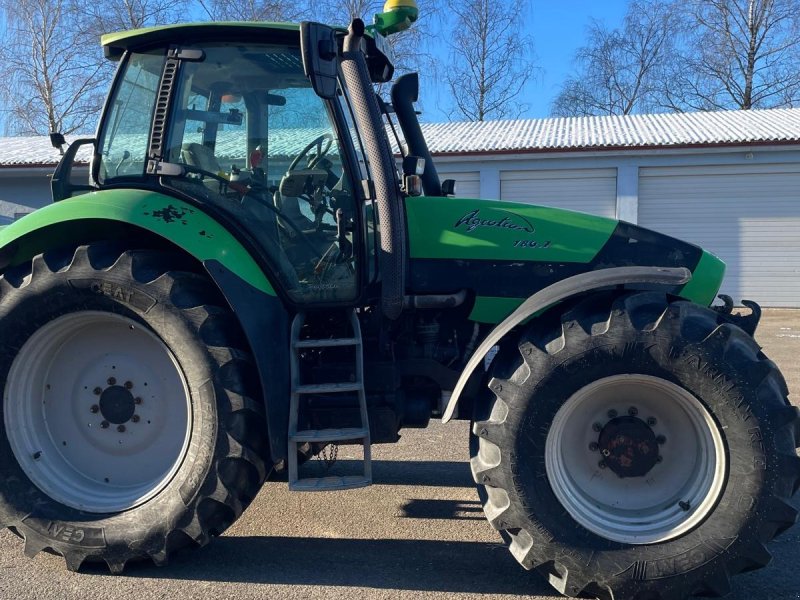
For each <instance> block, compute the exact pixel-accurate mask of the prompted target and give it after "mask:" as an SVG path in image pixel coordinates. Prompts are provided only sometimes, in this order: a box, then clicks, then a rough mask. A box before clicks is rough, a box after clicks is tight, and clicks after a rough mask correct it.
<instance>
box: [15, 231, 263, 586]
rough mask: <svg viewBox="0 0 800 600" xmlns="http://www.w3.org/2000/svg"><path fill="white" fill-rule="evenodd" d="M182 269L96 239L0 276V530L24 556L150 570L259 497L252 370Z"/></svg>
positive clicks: (217, 304)
mask: <svg viewBox="0 0 800 600" xmlns="http://www.w3.org/2000/svg"><path fill="white" fill-rule="evenodd" d="M187 266H189V265H186V264H185V262H184V260H183V259H182V258H181V257H179V256H177V255H173V254H169V253H164V252H157V251H152V250H141V251H130V250H115V249H114V247H113V246H112V245H110V244H95V245H92V246H83V247H80V248H78V249H77V250H76V251H75V252H74V253H73V252H52V253H47V254H44V255H39V256H37V257H36V258H34V260H33V261H32V263H31V264H29V265H25V266H21V267H18V268H15V269H12V270H10V271H8V272H7V273H5V274H4V275H3V277H2V278H0V380H2V381H4V395H3V411H2V419H3V426H2V428H0V477H2V479H3V481H4V482H6V483H4V485H3V486H2V488H0V523H2V524H3V525H5V526H8V527H10V528H11V529H12V530H13V531H14V532H16V533H17V534H19V535H20V536H22V537H23V538H25V552H26V554H28V555H31V556H32V555H35V554H36V553H38V552H39V551H41V550H44V549H48V550H51V551H54V552H56V553H58V554H61V555H63V556H64V558H65V559H66V563H67V566H68V567H69V568H71V569H77V568H79V567H80V565H81V564H82V563H83V562H84V561H91V562H97V561H104V562H106V563H107V564H108V566H109V568H110V569H111V570H112V572H121V571H122V569H123V568H124V566H125V564H126V562H128V561H129V560H135V559H141V558H147V557H150V558H152V559H153V560H154V561H155V562H156V563H157V564H164V563H165V562H166V560H167V557H168V555H169V553H170V552H171V551H173V550H175V549H178V548H180V547H183V546H188V545H203V544H205V543H207V542H208V540H209V538H210V537H212V536H214V535H219V534H220V533H221V532H222V531H223V530H225V529H226V528H227V527H228V526H229V525H230V524H231V523H233V521H234V520H235V519H236V518H237V517H238V516H239V515H240V514H241V512H242V510H243V509H244V508H245V507H246V505H247V504H248V503H249V502H250V500H252V498H253V497H254V496H255V494H256V493H257V491H258V489H259V487H260V485H261V483H262V482H263V480H264V478H265V475H266V467H265V465H266V464H267V462H266V461H265V458H266V434H265V424H264V417H263V411H262V409H261V407H260V406H259V405H258V403H257V402H256V400H255V398H257V397H258V387H257V383H256V380H255V377H254V375H255V373H254V367H253V365H252V363H251V361H250V357H249V355H248V353H247V351H246V346H245V345H244V342H243V339H244V338H243V335H242V334H241V331H240V330H239V327H238V324H237V322H236V319H235V317H234V316H233V315H232V314H231V312H230V311H229V309H227V307H225V305H224V303H223V301H222V300H221V298H220V297H219V295H218V293H217V291H216V289H215V287H214V286H213V284H212V282H210V281H209V280H208V279H207V278H206V277H204V276H201V275H198V274H196V273H193V272H190V271H188V270H184V269H185V268H186V267H187Z"/></svg>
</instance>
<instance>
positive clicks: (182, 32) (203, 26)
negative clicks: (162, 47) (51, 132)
mask: <svg viewBox="0 0 800 600" xmlns="http://www.w3.org/2000/svg"><path fill="white" fill-rule="evenodd" d="M265 29H267V30H269V29H271V30H273V31H284V32H291V31H299V30H300V25H299V24H297V23H268V22H234V21H231V22H219V21H218V22H205V23H179V24H177V25H161V26H158V27H145V28H143V29H132V30H130V31H119V32H116V33H107V34H106V35H104V36H102V37H101V38H100V44H101V45H102V46H103V47H104V48H105V49H106V55H107V56H109V57H117V56H119V55H121V54H122V52H123V51H125V50H128V49H130V48H135V47H137V46H144V45H149V44H157V43H159V42H168V43H178V42H181V41H185V40H186V39H187V38H189V39H191V38H193V37H195V36H198V35H199V36H207V35H209V34H211V35H215V36H216V35H220V36H224V34H225V33H228V32H230V33H232V34H234V35H236V36H240V35H242V34H245V35H246V34H248V33H256V34H257V33H263V32H264V30H265Z"/></svg>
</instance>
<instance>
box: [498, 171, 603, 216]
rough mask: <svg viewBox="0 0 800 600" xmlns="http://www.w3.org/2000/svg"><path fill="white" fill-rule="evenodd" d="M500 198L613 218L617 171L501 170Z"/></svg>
mask: <svg viewBox="0 0 800 600" xmlns="http://www.w3.org/2000/svg"><path fill="white" fill-rule="evenodd" d="M500 197H501V198H502V199H503V200H514V201H517V202H527V203H528V204H539V205H541V206H555V207H558V208H568V209H569V210H577V211H581V212H587V213H592V214H595V215H602V216H604V217H612V218H613V217H614V215H615V214H616V206H617V170H616V169H564V170H547V171H529V170H519V171H501V173H500Z"/></svg>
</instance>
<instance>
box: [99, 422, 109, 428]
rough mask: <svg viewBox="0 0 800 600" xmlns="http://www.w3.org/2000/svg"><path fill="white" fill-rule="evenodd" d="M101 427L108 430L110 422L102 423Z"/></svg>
mask: <svg viewBox="0 0 800 600" xmlns="http://www.w3.org/2000/svg"><path fill="white" fill-rule="evenodd" d="M100 427H102V428H103V429H108V421H103V422H102V423H100Z"/></svg>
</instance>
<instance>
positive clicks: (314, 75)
mask: <svg viewBox="0 0 800 600" xmlns="http://www.w3.org/2000/svg"><path fill="white" fill-rule="evenodd" d="M300 52H301V54H302V55H303V71H305V74H306V76H307V77H308V78H309V79H310V80H311V87H313V88H314V91H315V92H316V94H317V95H318V96H319V97H320V98H325V99H326V100H332V99H333V98H335V97H336V85H337V76H338V74H339V64H338V60H337V59H338V57H339V45H338V43H337V41H336V30H335V29H333V28H332V27H328V26H327V25H323V24H321V23H314V22H312V21H303V22H302V23H300Z"/></svg>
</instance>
